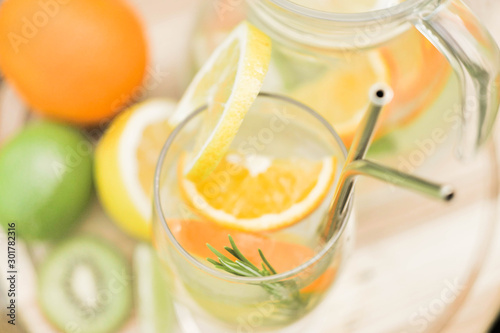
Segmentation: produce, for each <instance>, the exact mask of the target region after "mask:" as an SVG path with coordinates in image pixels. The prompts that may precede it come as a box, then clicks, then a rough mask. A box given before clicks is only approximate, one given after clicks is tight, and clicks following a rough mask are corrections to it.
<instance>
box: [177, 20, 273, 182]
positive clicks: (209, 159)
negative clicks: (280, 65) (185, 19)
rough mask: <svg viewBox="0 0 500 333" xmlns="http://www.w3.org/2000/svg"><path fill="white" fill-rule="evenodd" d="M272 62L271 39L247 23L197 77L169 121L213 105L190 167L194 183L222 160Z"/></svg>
mask: <svg viewBox="0 0 500 333" xmlns="http://www.w3.org/2000/svg"><path fill="white" fill-rule="evenodd" d="M270 59H271V40H270V39H269V37H268V36H267V35H265V34H264V33H263V32H261V31H260V30H258V29H257V28H255V27H254V26H252V25H251V24H249V23H247V22H243V23H241V24H240V25H239V26H238V27H236V28H235V30H234V31H233V32H232V33H231V34H230V35H229V36H228V37H227V39H226V40H225V41H224V42H223V43H222V44H221V45H220V46H219V47H218V48H217V49H216V50H215V51H214V53H213V54H212V55H211V57H210V58H209V59H208V61H207V62H206V63H205V65H204V66H203V67H202V68H201V70H200V71H199V72H198V74H196V76H195V77H194V79H193V81H192V82H191V84H190V85H189V87H188V89H187V91H186V92H185V94H184V96H183V97H182V99H181V101H180V102H179V106H178V108H177V110H176V112H175V114H174V115H173V116H172V118H171V120H170V121H171V124H172V125H173V126H176V125H177V124H179V123H180V122H181V121H182V120H183V119H185V118H186V116H188V115H189V114H190V113H191V112H192V111H194V110H195V109H196V108H197V107H200V106H202V105H204V104H208V111H207V112H206V114H205V116H206V118H205V121H204V125H203V129H202V130H201V132H200V133H199V135H198V138H197V145H196V148H195V150H194V151H193V153H192V155H193V156H192V159H191V161H190V162H189V163H188V165H187V166H186V170H185V172H186V174H187V177H188V178H189V179H191V180H193V181H199V180H201V179H203V178H204V177H206V176H207V175H208V174H209V173H210V172H211V171H212V170H213V169H214V168H215V167H216V166H217V164H218V163H219V161H220V160H221V159H222V157H223V156H224V154H225V152H226V151H227V149H228V148H229V145H230V144H231V141H232V140H233V138H234V136H235V135H236V133H237V131H238V129H239V127H240V125H241V122H242V121H243V118H244V117H245V114H246V112H247V111H248V109H249V108H250V106H251V105H252V103H253V102H254V100H255V98H256V97H257V95H258V94H259V91H260V88H261V86H262V83H263V81H264V77H265V76H266V73H267V70H268V67H269V62H270Z"/></svg>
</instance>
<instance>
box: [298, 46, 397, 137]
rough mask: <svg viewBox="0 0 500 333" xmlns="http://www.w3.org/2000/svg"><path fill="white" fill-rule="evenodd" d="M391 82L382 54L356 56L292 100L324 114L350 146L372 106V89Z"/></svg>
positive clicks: (301, 89)
mask: <svg viewBox="0 0 500 333" xmlns="http://www.w3.org/2000/svg"><path fill="white" fill-rule="evenodd" d="M389 82H390V81H389V68H388V65H387V63H386V61H385V60H384V58H383V57H382V55H381V53H379V52H375V51H374V52H371V53H368V54H360V55H353V56H352V57H351V58H350V61H349V63H344V62H341V63H339V65H338V66H335V67H334V68H332V69H331V70H329V71H327V72H325V73H324V74H322V75H321V76H319V77H318V78H316V79H315V80H311V81H308V82H306V83H304V84H303V85H301V86H299V87H297V88H296V89H295V90H293V91H292V92H291V96H293V97H294V98H295V99H297V100H298V101H300V102H302V103H304V104H306V105H308V106H309V107H311V108H312V109H313V110H315V111H316V112H318V113H320V114H321V115H322V116H323V117H324V118H325V119H326V120H327V121H328V122H329V123H330V124H332V125H333V127H334V128H335V130H336V131H337V133H338V134H339V135H340V137H341V138H342V140H343V141H344V143H345V144H346V145H349V144H350V143H351V141H352V139H353V137H354V133H355V131H356V129H357V127H358V124H359V123H360V121H361V119H362V118H363V115H364V114H365V112H366V109H367V107H368V105H369V103H370V101H369V98H368V92H369V91H370V88H371V87H372V86H373V85H374V84H375V83H387V84H389Z"/></svg>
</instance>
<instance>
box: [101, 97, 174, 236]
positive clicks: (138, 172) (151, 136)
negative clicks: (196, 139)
mask: <svg viewBox="0 0 500 333" xmlns="http://www.w3.org/2000/svg"><path fill="white" fill-rule="evenodd" d="M175 107H176V104H175V103H174V102H172V101H170V100H163V99H154V100H150V101H147V102H143V103H140V104H137V105H136V106H134V107H132V108H130V109H128V110H126V111H124V112H123V113H121V114H120V115H119V116H118V117H117V118H116V119H115V120H114V121H113V123H112V124H111V126H110V128H109V129H108V131H107V132H106V133H105V134H104V136H103V137H102V139H101V141H100V142H99V144H98V146H97V149H96V154H95V182H96V187H97V192H98V194H99V198H100V200H101V203H102V205H103V207H104V209H105V210H106V212H107V213H108V215H110V216H111V217H112V218H113V220H114V221H115V222H116V223H117V224H118V225H119V226H120V227H121V228H122V229H124V230H125V231H126V232H128V233H129V234H131V235H132V236H135V237H137V238H141V239H150V234H151V201H152V193H153V179H154V171H155V167H156V162H157V159H158V156H159V155H160V151H161V148H162V146H163V144H164V143H165V141H166V140H167V137H168V135H169V133H170V132H171V126H170V124H169V122H168V119H169V117H170V116H171V115H172V114H173V112H174V110H175Z"/></svg>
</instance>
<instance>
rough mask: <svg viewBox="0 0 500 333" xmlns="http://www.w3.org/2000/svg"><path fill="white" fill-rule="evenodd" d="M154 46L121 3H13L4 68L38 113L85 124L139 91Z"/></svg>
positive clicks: (4, 10) (5, 19)
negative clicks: (148, 47)
mask: <svg viewBox="0 0 500 333" xmlns="http://www.w3.org/2000/svg"><path fill="white" fill-rule="evenodd" d="M146 62H147V45H146V40H145V36H144V32H143V28H142V25H141V22H140V20H139V19H138V17H137V16H136V14H135V12H134V11H133V10H132V9H131V8H130V7H129V6H128V5H127V4H126V3H124V2H123V1H121V0H5V1H4V2H3V3H2V4H1V5H0V69H1V71H2V72H3V74H4V75H5V77H6V79H7V80H8V81H9V82H10V83H11V84H13V85H14V87H15V88H16V90H17V91H18V92H19V94H20V95H21V96H22V97H23V98H24V99H25V101H26V102H27V103H28V104H29V105H30V106H31V107H32V108H33V109H35V110H36V111H37V112H40V113H42V114H44V115H47V116H50V117H53V118H57V119H60V120H65V121H69V122H72V123H77V124H84V125H86V124H93V123H97V122H98V121H99V120H101V119H105V118H108V117H110V116H112V115H113V114H114V113H115V112H116V111H117V110H118V109H120V107H121V106H123V105H124V104H126V103H127V102H128V101H129V100H130V98H131V97H132V96H133V95H134V92H136V90H137V89H139V87H140V85H141V83H142V81H143V77H144V74H145V71H146Z"/></svg>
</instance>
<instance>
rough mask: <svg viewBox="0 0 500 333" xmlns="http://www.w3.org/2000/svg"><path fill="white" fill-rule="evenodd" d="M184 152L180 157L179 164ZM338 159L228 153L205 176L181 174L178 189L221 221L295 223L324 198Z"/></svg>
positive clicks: (271, 225) (250, 226)
mask: <svg viewBox="0 0 500 333" xmlns="http://www.w3.org/2000/svg"><path fill="white" fill-rule="evenodd" d="M184 163H185V157H184V158H181V160H180V165H179V167H180V169H181V170H182V169H183V165H184ZM335 171H336V159H335V158H334V157H325V158H324V159H321V160H307V159H300V158H296V159H286V160H285V159H283V160H279V159H271V158H269V157H266V156H259V155H249V156H242V155H239V154H232V153H230V154H228V155H226V156H225V158H223V159H222V161H221V162H220V163H219V165H218V166H217V168H216V169H215V170H214V171H213V172H212V173H211V174H210V175H209V176H208V177H206V178H205V179H204V180H202V181H200V182H196V183H194V182H191V181H190V180H188V179H186V178H185V177H182V175H180V176H179V182H180V189H181V194H182V196H183V198H184V200H185V201H186V202H187V203H188V204H189V205H190V206H191V207H193V208H194V209H195V210H196V212H197V213H198V214H199V215H201V216H203V217H205V218H206V219H208V220H210V221H213V222H215V223H217V224H219V225H222V226H225V227H228V228H232V229H236V230H244V231H249V232H260V231H269V230H275V229H280V228H284V227H287V226H290V225H292V224H294V223H296V222H299V221H300V220H302V219H303V218H305V217H306V216H307V215H309V214H310V213H311V212H312V211H314V210H315V209H316V208H317V207H318V205H319V204H320V203H321V202H322V201H323V199H324V198H325V196H326V195H327V194H328V192H329V191H330V189H331V187H332V184H333V182H334V180H335V174H336V172H335Z"/></svg>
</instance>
